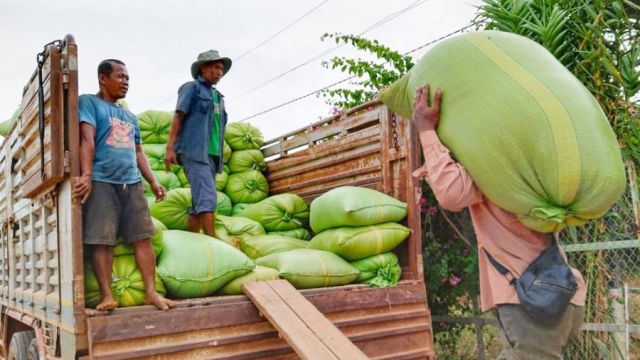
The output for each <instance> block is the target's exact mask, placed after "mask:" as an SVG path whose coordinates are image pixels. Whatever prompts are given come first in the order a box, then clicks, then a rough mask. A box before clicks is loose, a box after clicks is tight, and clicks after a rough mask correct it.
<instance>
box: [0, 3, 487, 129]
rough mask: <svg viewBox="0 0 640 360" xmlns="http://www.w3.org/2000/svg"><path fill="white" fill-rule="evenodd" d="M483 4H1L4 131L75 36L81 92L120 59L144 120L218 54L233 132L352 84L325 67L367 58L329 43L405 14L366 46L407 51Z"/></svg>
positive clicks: (309, 112)
mask: <svg viewBox="0 0 640 360" xmlns="http://www.w3.org/2000/svg"><path fill="white" fill-rule="evenodd" d="M479 4H480V0H396V1H389V0H342V1H337V0H297V1H294V0H269V1H268V0H262V1H259V0H236V1H222V0H209V1H203V0H198V1H196V0H182V1H162V0H154V1H151V0H127V1H124V0H112V1H106V0H102V1H97V0H67V1H60V0H46V1H45V0H21V1H10V0H0V40H1V43H2V45H3V51H2V54H3V55H2V60H1V65H2V66H0V120H4V119H6V118H8V117H9V116H10V115H11V114H12V113H13V111H14V110H15V108H16V106H17V105H18V104H19V103H20V101H21V95H22V88H23V86H24V85H25V84H26V82H27V80H28V78H29V76H30V75H31V74H32V72H33V70H34V68H35V58H36V54H37V53H38V52H39V51H41V49H42V46H43V45H44V44H45V43H47V42H49V41H51V40H55V39H61V38H63V37H64V35H65V34H73V35H74V37H75V39H76V42H77V44H78V53H79V55H78V58H79V76H80V92H81V93H95V92H96V91H97V89H98V88H97V80H96V67H97V65H98V63H99V61H100V60H102V59H105V58H118V59H120V60H123V61H124V62H125V63H126V64H127V67H128V70H129V74H130V76H131V80H130V87H129V93H128V95H127V98H126V101H127V102H128V104H129V106H130V108H131V110H132V111H133V112H134V113H140V112H142V111H144V110H148V109H158V110H172V109H173V107H174V106H175V101H176V97H175V94H176V92H177V88H178V87H179V86H180V85H181V84H182V83H184V82H186V81H189V80H190V74H189V67H190V65H191V63H192V62H193V61H194V60H195V59H196V57H197V55H198V53H200V52H202V51H205V50H208V49H217V50H219V51H220V53H221V54H222V55H223V56H228V57H230V58H231V59H232V60H234V59H236V60H235V61H234V63H233V67H232V68H231V71H230V72H229V73H228V74H227V75H226V76H225V77H224V78H223V79H222V81H221V82H220V84H219V86H218V88H219V89H220V91H221V92H222V93H223V94H224V95H225V98H226V101H227V110H228V112H229V116H230V121H237V120H240V119H243V118H246V117H248V116H251V115H253V114H256V113H259V112H261V111H263V110H265V109H268V108H271V107H273V106H276V105H279V104H282V103H284V102H287V101H288V100H291V99H293V98H296V97H298V96H301V95H304V94H307V93H310V92H312V91H314V90H317V89H319V88H322V87H324V86H326V85H329V84H331V83H333V82H336V81H338V80H341V79H343V78H345V77H346V76H345V74H342V73H340V72H339V71H337V70H329V69H325V68H323V67H322V66H321V65H320V63H321V61H322V60H328V59H330V58H331V57H333V56H342V55H346V56H354V55H355V56H359V55H360V54H358V53H357V52H355V51H353V50H352V49H350V48H349V47H348V46H343V47H339V48H337V49H335V50H333V51H331V52H329V50H331V49H334V48H336V45H335V43H334V42H332V41H324V42H323V41H321V40H320V37H321V36H322V34H324V33H327V32H328V33H334V32H340V33H345V34H360V33H362V32H364V31H365V30H367V29H369V28H370V27H371V26H372V25H374V24H377V23H379V22H380V20H383V19H385V18H388V16H389V15H392V14H396V15H397V16H395V17H393V18H392V19H391V20H389V21H387V22H385V23H383V24H379V26H377V27H375V28H373V29H371V30H370V31H368V32H367V33H366V34H364V35H363V36H364V37H367V38H371V39H377V40H379V41H380V42H382V43H383V44H385V45H387V46H389V47H390V48H392V49H395V50H398V51H400V52H407V51H409V50H412V49H414V48H416V47H418V46H420V45H423V44H425V43H427V42H429V41H431V40H433V39H436V38H438V37H440V36H442V35H445V34H447V33H450V32H452V31H455V30H457V29H459V28H461V27H464V26H466V25H468V24H469V23H470V22H471V20H472V19H473V17H474V15H475V12H476V6H478V5H479ZM314 8H315V10H313V9H314ZM406 8H408V9H407V10H406V11H405V12H402V13H399V14H398V12H399V11H401V10H403V9H406ZM312 10H313V11H312ZM308 12H309V14H308V15H307V16H306V17H304V18H302V19H300V20H299V21H298V22H296V23H295V24H294V25H292V26H290V27H289V28H288V29H286V30H284V31H283V32H282V33H280V34H279V35H277V36H275V37H273V39H272V40H270V41H268V42H266V43H265V44H263V45H261V46H258V47H256V46H257V45H259V44H260V43H261V42H263V41H264V40H266V39H268V38H270V37H272V36H273V35H274V34H276V33H278V32H279V31H281V30H282V29H283V28H285V27H287V26H288V25H290V24H291V23H292V22H294V21H296V20H297V19H299V18H300V17H302V16H303V15H304V14H306V13H308ZM254 48H255V49H254ZM252 49H253V50H252ZM249 50H252V51H250V52H249V53H247V54H246V55H245V56H243V57H242V58H240V59H237V58H238V57H239V56H240V55H242V54H245V53H246V52H247V51H249ZM425 51H426V49H423V50H421V51H418V52H416V53H414V56H415V57H416V58H419V57H420V56H421V55H422V54H424V52H425ZM327 52H328V53H327ZM323 53H326V54H325V55H324V56H323V57H322V58H320V59H315V60H313V61H310V60H312V59H314V58H316V57H318V56H319V55H320V54H323ZM306 62H309V63H308V64H306V65H304V66H300V65H301V64H304V63H306ZM298 66H300V67H299V68H297V69H295V70H293V71H290V72H288V71H289V70H291V69H293V68H295V67H298ZM286 72H288V73H287V74H285V75H282V74H284V73H286ZM280 75H282V76H280ZM275 77H278V79H277V80H275V81H272V82H270V83H268V84H266V85H264V86H259V85H262V84H264V83H265V82H266V81H268V80H271V79H273V78H275ZM258 86H259V87H258ZM256 87H258V88H256ZM251 89H253V91H249V90H251ZM330 109H331V107H330V106H329V105H326V104H325V102H324V100H323V99H322V98H319V97H316V96H310V97H308V98H306V99H304V100H301V101H298V102H295V103H293V104H291V105H288V106H285V107H283V108H281V109H278V110H275V111H272V112H269V113H267V114H264V115H261V116H259V117H256V118H253V119H251V120H249V122H250V123H252V124H254V125H256V126H257V127H259V128H260V129H261V130H262V132H263V133H264V135H265V138H267V139H270V138H273V137H276V136H278V135H280V134H282V133H284V132H288V131H290V130H294V129H297V128H301V127H304V126H306V125H307V124H309V123H311V122H314V121H317V120H318V119H319V118H324V117H326V116H327V115H328V114H329V112H330Z"/></svg>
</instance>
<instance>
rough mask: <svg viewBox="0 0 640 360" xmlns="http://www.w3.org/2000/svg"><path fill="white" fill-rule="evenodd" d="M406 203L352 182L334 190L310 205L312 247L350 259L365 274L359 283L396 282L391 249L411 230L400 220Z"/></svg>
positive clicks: (396, 267) (405, 213)
mask: <svg viewBox="0 0 640 360" xmlns="http://www.w3.org/2000/svg"><path fill="white" fill-rule="evenodd" d="M406 215H407V205H406V204H405V203H403V202H401V201H399V200H397V199H394V198H392V197H390V196H388V195H385V194H383V193H381V192H378V191H375V190H372V189H368V188H363V187H354V186H344V187H339V188H336V189H333V190H331V191H329V192H327V193H325V194H323V195H321V196H319V197H318V198H316V199H315V200H314V201H313V202H312V203H311V216H310V223H311V229H312V230H313V231H314V232H315V233H316V235H315V236H314V237H313V239H311V241H310V243H309V248H311V249H317V250H325V251H329V252H332V253H334V254H336V255H339V256H340V257H342V258H343V259H345V260H347V261H351V262H352V265H354V266H355V267H356V268H358V270H360V272H361V275H362V274H371V273H372V272H373V273H376V275H375V276H369V275H366V276H364V275H363V276H362V277H360V278H359V279H358V281H359V282H366V283H369V284H371V285H373V286H393V285H395V284H396V283H397V282H398V280H399V278H400V271H401V270H400V266H399V264H398V259H397V257H396V256H395V255H394V254H393V253H391V251H392V250H393V249H395V248H396V247H397V246H398V245H400V244H401V243H402V242H403V241H404V240H405V239H406V238H408V237H409V235H410V234H411V231H410V230H409V229H408V228H406V227H405V226H402V225H400V224H398V222H400V221H402V220H403V219H404V218H405V217H406Z"/></svg>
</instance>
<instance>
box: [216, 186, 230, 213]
mask: <svg viewBox="0 0 640 360" xmlns="http://www.w3.org/2000/svg"><path fill="white" fill-rule="evenodd" d="M216 194H217V197H218V199H217V206H216V214H220V215H226V216H231V211H232V209H233V204H232V203H231V199H230V198H229V197H228V196H227V194H225V193H223V192H220V191H216Z"/></svg>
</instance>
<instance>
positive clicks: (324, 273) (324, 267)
mask: <svg viewBox="0 0 640 360" xmlns="http://www.w3.org/2000/svg"><path fill="white" fill-rule="evenodd" d="M313 256H314V257H315V258H316V259H318V262H319V263H320V267H321V268H322V277H323V278H324V287H327V286H329V281H330V280H331V279H329V271H328V270H327V265H326V264H325V263H324V261H322V258H321V257H320V256H318V255H316V254H313Z"/></svg>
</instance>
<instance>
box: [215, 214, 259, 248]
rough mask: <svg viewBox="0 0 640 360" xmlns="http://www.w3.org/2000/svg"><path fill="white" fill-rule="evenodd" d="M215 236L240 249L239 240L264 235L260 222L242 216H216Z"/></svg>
mask: <svg viewBox="0 0 640 360" xmlns="http://www.w3.org/2000/svg"><path fill="white" fill-rule="evenodd" d="M215 228H216V238H218V239H220V240H222V241H224V242H226V243H227V244H229V245H232V246H233V247H235V248H238V249H240V243H241V240H242V239H244V238H248V237H254V236H260V235H264V228H263V227H262V225H260V223H258V222H256V221H253V220H251V219H247V218H244V217H239V216H235V217H230V216H224V215H217V216H216V223H215Z"/></svg>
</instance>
